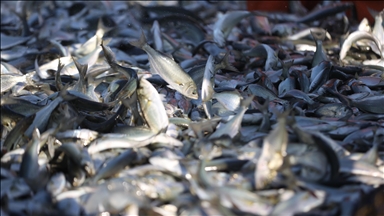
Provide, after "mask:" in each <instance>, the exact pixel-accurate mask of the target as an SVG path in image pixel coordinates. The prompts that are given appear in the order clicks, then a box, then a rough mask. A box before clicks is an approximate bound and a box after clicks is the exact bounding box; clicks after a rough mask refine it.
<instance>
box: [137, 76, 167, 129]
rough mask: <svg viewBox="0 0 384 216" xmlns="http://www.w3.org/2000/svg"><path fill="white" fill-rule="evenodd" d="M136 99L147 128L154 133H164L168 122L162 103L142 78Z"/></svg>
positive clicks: (155, 92) (149, 84)
mask: <svg viewBox="0 0 384 216" xmlns="http://www.w3.org/2000/svg"><path fill="white" fill-rule="evenodd" d="M137 98H138V101H139V103H140V108H141V110H142V113H143V115H144V119H145V120H146V122H147V124H148V126H149V128H150V129H151V130H152V131H153V132H154V133H159V132H164V131H165V130H166V128H167V127H168V124H169V121H168V116H167V113H166V112H165V108H164V105H163V101H162V100H161V98H160V95H159V94H158V93H157V91H156V89H155V87H153V85H152V84H151V83H150V82H148V81H147V80H146V79H145V78H143V77H142V78H140V80H139V86H138V88H137Z"/></svg>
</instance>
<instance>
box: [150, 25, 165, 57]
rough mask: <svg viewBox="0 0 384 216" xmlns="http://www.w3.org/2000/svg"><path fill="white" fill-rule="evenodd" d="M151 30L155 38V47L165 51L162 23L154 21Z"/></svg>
mask: <svg viewBox="0 0 384 216" xmlns="http://www.w3.org/2000/svg"><path fill="white" fill-rule="evenodd" d="M151 32H152V34H153V38H154V43H155V49H156V50H157V51H160V52H163V39H162V38H161V29H160V24H159V22H158V21H157V20H155V21H153V25H152V28H151Z"/></svg>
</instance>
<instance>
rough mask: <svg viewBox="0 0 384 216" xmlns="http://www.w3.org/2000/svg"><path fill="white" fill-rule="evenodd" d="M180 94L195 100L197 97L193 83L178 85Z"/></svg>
mask: <svg viewBox="0 0 384 216" xmlns="http://www.w3.org/2000/svg"><path fill="white" fill-rule="evenodd" d="M180 87H181V92H182V93H183V95H185V96H186V97H188V98H191V99H195V100H197V99H198V98H199V95H198V94H197V87H196V84H195V82H194V81H190V82H187V83H182V84H180Z"/></svg>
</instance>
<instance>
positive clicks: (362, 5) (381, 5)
mask: <svg viewBox="0 0 384 216" xmlns="http://www.w3.org/2000/svg"><path fill="white" fill-rule="evenodd" d="M301 2H302V4H303V5H304V6H305V7H306V8H307V9H308V10H311V9H312V8H314V7H315V6H316V4H317V3H318V2H319V1H301ZM352 2H354V3H355V5H356V9H357V15H358V18H359V20H362V19H363V18H364V17H366V18H367V19H368V20H369V23H370V24H371V25H373V23H374V18H373V17H372V16H371V15H370V14H369V11H368V7H369V8H371V9H373V10H376V11H381V10H383V9H384V1H352ZM247 8H248V10H263V11H281V12H288V0H286V1H265V0H264V1H256V0H247Z"/></svg>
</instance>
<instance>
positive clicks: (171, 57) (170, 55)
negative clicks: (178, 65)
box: [158, 51, 175, 61]
mask: <svg viewBox="0 0 384 216" xmlns="http://www.w3.org/2000/svg"><path fill="white" fill-rule="evenodd" d="M158 52H159V53H162V54H164V55H165V56H167V57H168V58H170V59H172V60H173V61H175V59H174V58H173V56H172V54H170V53H163V52H160V51H158Z"/></svg>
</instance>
